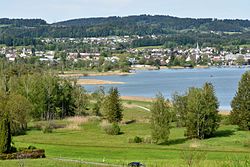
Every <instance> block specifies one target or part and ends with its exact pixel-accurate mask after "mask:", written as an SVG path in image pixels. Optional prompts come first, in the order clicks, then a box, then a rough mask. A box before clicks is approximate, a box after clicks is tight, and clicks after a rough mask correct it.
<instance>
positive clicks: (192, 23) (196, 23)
mask: <svg viewBox="0 0 250 167" xmlns="http://www.w3.org/2000/svg"><path fill="white" fill-rule="evenodd" d="M53 25H56V26H66V27H71V26H78V27H85V26H88V27H94V26H101V27H109V26H112V27H115V28H117V29H124V30H127V28H129V30H131V32H130V33H135V31H136V29H138V28H142V29H146V28H147V29H152V30H155V31H156V32H158V33H164V32H165V31H166V30H185V29H199V30H204V31H205V30H206V31H223V32H225V31H228V32H240V31H244V30H246V29H247V28H250V21H249V20H229V19H225V20H218V19H212V18H207V19H193V18H178V17H172V16H162V15H156V16H151V15H140V16H128V17H107V18H103V17H101V18H83V19H74V20H68V21H63V22H58V23H54V24H53Z"/></svg>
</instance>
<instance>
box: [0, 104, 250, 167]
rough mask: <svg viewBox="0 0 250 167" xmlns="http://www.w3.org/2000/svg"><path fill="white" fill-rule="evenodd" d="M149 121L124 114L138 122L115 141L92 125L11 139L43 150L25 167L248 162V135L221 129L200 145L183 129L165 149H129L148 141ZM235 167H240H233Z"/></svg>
mask: <svg viewBox="0 0 250 167" xmlns="http://www.w3.org/2000/svg"><path fill="white" fill-rule="evenodd" d="M129 104H131V103H129ZM132 104H138V105H141V106H148V104H147V103H140V102H137V103H135V102H132ZM149 117H150V113H149V112H147V111H143V110H142V109H138V108H126V109H125V111H124V118H125V119H126V120H130V119H135V120H136V122H135V123H132V124H128V125H121V130H122V134H121V135H118V136H110V135H107V134H105V132H104V131H103V130H102V129H101V126H100V122H99V121H96V120H95V121H88V122H85V123H83V124H82V125H80V127H79V128H78V129H68V128H61V129H56V130H54V131H53V133H47V134H43V133H42V132H41V131H40V130H36V129H31V130H30V131H28V132H27V134H26V135H23V136H17V137H14V143H15V145H16V147H27V146H29V145H33V146H36V147H38V148H43V149H45V150H46V156H47V157H48V158H47V159H44V160H24V161H25V162H26V164H27V165H26V166H30V165H29V164H36V165H37V166H39V165H40V166H41V164H42V166H53V164H54V163H55V162H54V161H53V160H51V159H50V158H58V157H63V158H67V159H77V160H83V161H91V162H105V163H112V164H119V165H124V164H127V163H128V162H131V161H140V162H142V163H145V164H146V165H147V166H182V165H183V166H185V165H186V164H187V163H186V161H185V160H187V159H188V158H187V156H185V155H191V154H194V155H196V156H199V155H202V157H203V159H202V160H201V162H200V163H201V166H225V164H234V162H235V163H239V162H240V163H241V162H242V163H245V162H246V161H247V159H250V147H249V140H250V132H244V131H239V130H238V128H237V127H236V126H233V125H221V127H220V128H219V129H218V131H217V133H216V136H215V137H213V138H210V139H206V140H202V141H200V140H187V139H186V138H185V136H184V133H185V128H175V127H173V128H172V129H171V135H170V138H169V142H168V143H165V144H160V145H156V144H151V143H140V144H135V143H129V142H128V141H129V139H131V138H134V137H135V136H139V137H142V138H147V139H149V141H150V133H151V131H150V124H149V120H148V119H149ZM62 122H63V123H65V122H67V121H65V120H64V121H62ZM57 123H60V121H57ZM197 159H198V160H199V159H200V158H197ZM232 160H233V162H231V161H232ZM18 163H19V161H0V166H6V165H5V164H8V165H9V166H11V167H12V166H16V164H18ZM196 163H197V164H198V162H196ZM56 164H59V165H58V166H74V165H77V164H76V163H66V162H58V163H56ZM60 164H61V165H60ZM249 164H250V162H249ZM78 165H80V164H78ZM31 166H32V165H31ZM236 166H239V165H237V164H236ZM7 167H8V166H7ZM35 167H36V166H35Z"/></svg>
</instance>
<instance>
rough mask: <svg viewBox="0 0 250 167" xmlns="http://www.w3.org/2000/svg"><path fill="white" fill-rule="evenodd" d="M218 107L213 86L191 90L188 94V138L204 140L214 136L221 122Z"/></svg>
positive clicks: (207, 84)
mask: <svg viewBox="0 0 250 167" xmlns="http://www.w3.org/2000/svg"><path fill="white" fill-rule="evenodd" d="M218 107H219V103H218V99H217V98H216V96H215V93H214V88H213V85H212V84H210V83H205V85H204V86H203V88H190V89H189V92H188V94H187V118H186V119H187V122H186V126H187V131H186V135H187V137H188V138H199V139H204V138H208V137H211V136H212V135H214V133H215V131H216V130H217V128H218V127H219V121H220V117H219V114H218Z"/></svg>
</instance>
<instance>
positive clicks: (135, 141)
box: [129, 136, 143, 143]
mask: <svg viewBox="0 0 250 167" xmlns="http://www.w3.org/2000/svg"><path fill="white" fill-rule="evenodd" d="M142 141H143V140H142V138H141V137H138V136H135V137H134V138H132V139H130V141H129V142H130V143H142Z"/></svg>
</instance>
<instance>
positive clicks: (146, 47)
mask: <svg viewBox="0 0 250 167" xmlns="http://www.w3.org/2000/svg"><path fill="white" fill-rule="evenodd" d="M161 48H164V46H163V45H159V46H144V47H137V48H134V49H137V50H144V49H161Z"/></svg>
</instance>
